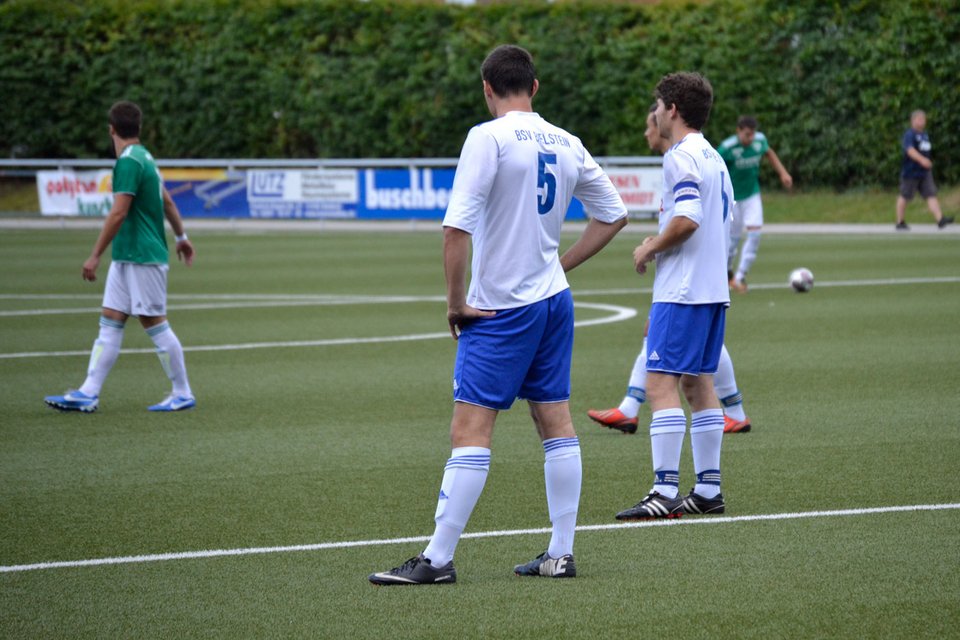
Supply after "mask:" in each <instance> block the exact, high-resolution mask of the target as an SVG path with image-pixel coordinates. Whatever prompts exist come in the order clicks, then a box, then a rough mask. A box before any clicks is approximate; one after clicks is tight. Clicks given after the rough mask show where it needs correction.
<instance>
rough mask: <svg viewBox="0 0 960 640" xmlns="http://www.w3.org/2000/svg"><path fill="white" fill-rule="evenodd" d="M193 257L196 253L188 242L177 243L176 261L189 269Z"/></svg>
mask: <svg viewBox="0 0 960 640" xmlns="http://www.w3.org/2000/svg"><path fill="white" fill-rule="evenodd" d="M194 255H196V251H194V249H193V245H192V244H190V241H189V240H181V241H180V242H178V243H177V260H180V261H181V262H183V263H184V264H185V265H187V266H188V267H189V266H190V265H192V264H193V256H194Z"/></svg>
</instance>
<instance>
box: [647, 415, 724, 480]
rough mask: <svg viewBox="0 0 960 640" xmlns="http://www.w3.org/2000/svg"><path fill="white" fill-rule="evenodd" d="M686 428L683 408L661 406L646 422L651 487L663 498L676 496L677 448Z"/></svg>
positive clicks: (678, 468) (677, 475)
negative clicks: (650, 463)
mask: <svg viewBox="0 0 960 640" xmlns="http://www.w3.org/2000/svg"><path fill="white" fill-rule="evenodd" d="M721 429H722V427H721ZM686 430H687V417H686V415H685V414H684V413H683V409H679V408H678V409H661V410H660V411H655V412H654V413H653V419H652V420H651V422H650V450H651V453H652V454H653V473H654V483H653V490H654V491H659V492H660V493H661V494H662V495H664V496H666V497H667V498H676V497H677V494H678V493H680V450H681V449H682V448H683V434H684V432H686ZM721 433H722V431H721Z"/></svg>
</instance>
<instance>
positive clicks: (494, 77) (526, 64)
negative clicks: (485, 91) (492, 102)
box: [480, 44, 537, 98]
mask: <svg viewBox="0 0 960 640" xmlns="http://www.w3.org/2000/svg"><path fill="white" fill-rule="evenodd" d="M480 76H481V77H482V78H483V79H484V80H486V81H487V82H488V83H489V84H490V88H491V89H493V92H494V93H495V94H497V95H498V96H500V97H501V98H505V97H507V96H512V95H517V94H526V95H528V96H532V95H533V82H534V80H536V79H537V69H536V67H534V66H533V56H531V55H530V52H529V51H527V50H526V49H524V48H523V47H518V46H517V45H515V44H503V45H500V46H499V47H497V48H496V49H494V50H493V51H491V52H490V53H489V55H487V58H486V60H484V61H483V65H481V67H480Z"/></svg>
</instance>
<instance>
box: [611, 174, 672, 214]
mask: <svg viewBox="0 0 960 640" xmlns="http://www.w3.org/2000/svg"><path fill="white" fill-rule="evenodd" d="M607 175H608V176H610V180H611V182H613V186H614V187H616V189H617V191H619V192H620V197H621V198H623V204H625V205H626V206H627V211H628V212H629V213H630V214H631V215H637V214H648V215H650V216H651V217H653V216H655V215H656V214H657V213H659V212H660V198H661V193H660V192H661V190H662V189H663V170H662V169H661V168H660V167H616V168H611V169H607Z"/></svg>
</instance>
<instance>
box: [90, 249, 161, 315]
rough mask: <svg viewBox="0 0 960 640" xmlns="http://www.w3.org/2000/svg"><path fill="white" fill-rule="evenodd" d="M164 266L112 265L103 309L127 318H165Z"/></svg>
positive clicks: (124, 263)
mask: <svg viewBox="0 0 960 640" xmlns="http://www.w3.org/2000/svg"><path fill="white" fill-rule="evenodd" d="M169 270H170V266H169V265H166V264H136V263H134V262H113V263H111V264H110V271H109V272H108V273H107V285H106V287H105V289H104V292H103V306H104V307H106V308H107V309H115V310H116V311H121V312H123V313H125V314H127V315H128V316H148V317H150V316H165V315H167V271H169Z"/></svg>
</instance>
